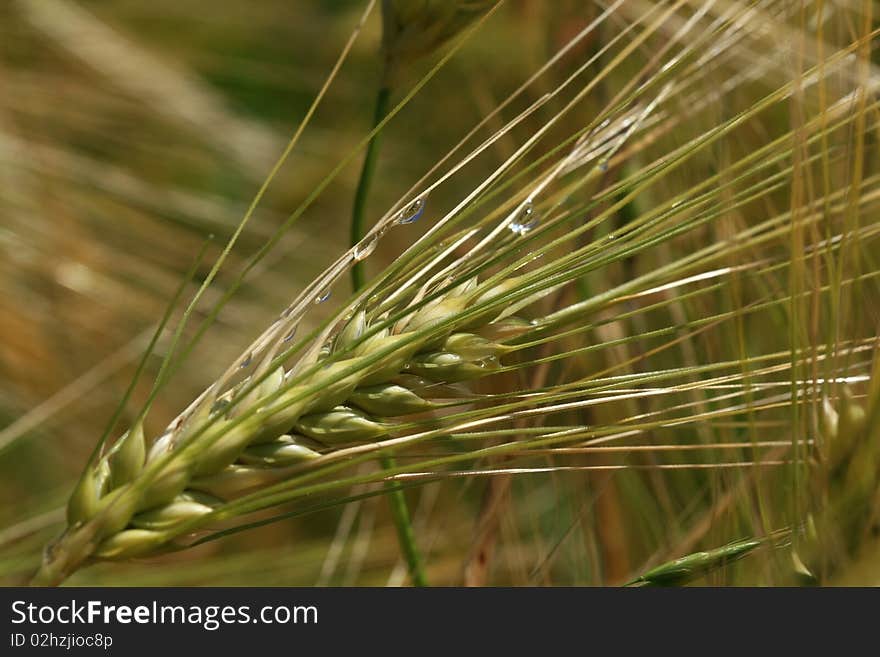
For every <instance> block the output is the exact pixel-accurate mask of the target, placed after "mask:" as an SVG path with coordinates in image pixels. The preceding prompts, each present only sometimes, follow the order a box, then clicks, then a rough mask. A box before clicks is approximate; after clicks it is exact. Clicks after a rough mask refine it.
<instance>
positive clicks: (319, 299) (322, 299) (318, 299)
mask: <svg viewBox="0 0 880 657" xmlns="http://www.w3.org/2000/svg"><path fill="white" fill-rule="evenodd" d="M329 298H330V290H329V289H328V290H324V291H323V292H321V293H320V294H318V295H317V296H316V297H315V303H324V302H325V301H326V300H327V299H329Z"/></svg>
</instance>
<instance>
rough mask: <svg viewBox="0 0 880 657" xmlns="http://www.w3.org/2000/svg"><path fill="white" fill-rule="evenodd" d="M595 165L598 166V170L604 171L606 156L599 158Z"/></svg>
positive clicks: (606, 162)
mask: <svg viewBox="0 0 880 657" xmlns="http://www.w3.org/2000/svg"><path fill="white" fill-rule="evenodd" d="M596 166H598V167H599V171H601V172H603V173H604V172H606V171H608V158H607V157H603V158H602V159H601V160H599V164H598V165H596Z"/></svg>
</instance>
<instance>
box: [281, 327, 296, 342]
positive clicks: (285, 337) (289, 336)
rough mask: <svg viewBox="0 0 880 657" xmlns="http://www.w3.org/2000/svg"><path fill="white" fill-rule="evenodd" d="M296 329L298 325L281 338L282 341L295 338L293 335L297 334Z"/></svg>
mask: <svg viewBox="0 0 880 657" xmlns="http://www.w3.org/2000/svg"><path fill="white" fill-rule="evenodd" d="M296 329H297V327H296V326H294V327H293V328H292V329H290V332H289V333H288V334H287V335H285V336H284V337H283V338H282V339H281V342H290V341H291V340H293V336H295V335H296Z"/></svg>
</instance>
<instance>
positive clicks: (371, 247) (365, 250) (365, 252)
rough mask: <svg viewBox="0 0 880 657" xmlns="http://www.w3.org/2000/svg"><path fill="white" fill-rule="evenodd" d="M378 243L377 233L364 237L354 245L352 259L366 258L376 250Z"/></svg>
mask: <svg viewBox="0 0 880 657" xmlns="http://www.w3.org/2000/svg"><path fill="white" fill-rule="evenodd" d="M378 244H379V237H378V236H377V235H371V236H368V237H365V238H364V239H362V240H361V241H360V242H359V243H358V244H357V246H355V247H354V259H355V260H357V261H358V262H360V261H361V260H366V259H367V258H368V257H369V256H370V254H371V253H372V252H373V251H375V250H376V246H378Z"/></svg>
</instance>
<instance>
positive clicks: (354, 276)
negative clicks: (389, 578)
mask: <svg viewBox="0 0 880 657" xmlns="http://www.w3.org/2000/svg"><path fill="white" fill-rule="evenodd" d="M390 100H391V87H390V86H389V85H387V84H384V83H383V84H382V85H381V86H380V87H379V93H378V94H377V95H376V108H375V111H374V113H373V126H372V127H373V128H375V127H376V126H377V125H379V123H380V122H381V121H382V119H383V118H385V114H386V113H387V112H388V103H389V101H390ZM381 134H382V133H381V132H377V133H376V134H375V135H374V136H373V138H372V139H371V140H370V143H369V144H368V145H367V153H366V155H365V156H364V164H363V167H362V168H361V177H360V179H359V180H358V185H357V191H356V192H355V196H354V208H353V209H352V213H351V245H352V246H354V245H355V244H357V243H358V242H359V241H360V240H361V238H362V237H363V236H364V215H365V214H366V208H367V196H368V194H369V191H370V185H371V184H372V182H373V173H374V172H375V170H376V156H377V154H378V152H379V135H381ZM363 286H364V271H363V263H360V262H358V263H355V265H354V266H353V267H352V268H351V287H352V289H353V290H354V291H355V292H357V291H358V290H359V289H361V288H362V287H363ZM381 464H382V468H383V469H385V470H389V469H394V468H395V467H396V466H397V463H396V462H395V460H394V457H393V456H383V457H382V459H381ZM385 489H386V491H387V493H388V500H389V503H390V505H391V516H392V517H393V519H394V525H395V527H396V528H397V540H398V543H399V544H400V551H401V552H402V553H403V557H404V559H405V560H406V565H407V568H408V570H409V576H410V579H411V580H412V583H413V585H414V586H427V585H428V581H427V579H426V578H425V571H424V569H423V568H422V559H421V555H420V554H419V549H418V547H417V546H416V539H415V532H414V531H413V526H412V521H411V520H410V515H409V508H408V507H407V505H406V497H405V496H404V494H403V490H402V489H401V488H400V487H399V486H397V485H396V484H394V483H392V482H387V483H386V484H385Z"/></svg>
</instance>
